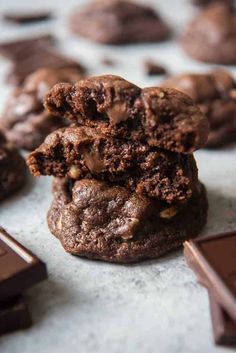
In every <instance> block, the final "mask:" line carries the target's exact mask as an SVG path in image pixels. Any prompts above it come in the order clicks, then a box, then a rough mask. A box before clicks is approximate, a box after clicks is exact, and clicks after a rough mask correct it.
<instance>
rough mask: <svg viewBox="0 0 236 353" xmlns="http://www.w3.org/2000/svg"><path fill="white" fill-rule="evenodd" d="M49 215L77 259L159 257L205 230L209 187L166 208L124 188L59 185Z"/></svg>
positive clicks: (95, 183)
mask: <svg viewBox="0 0 236 353" xmlns="http://www.w3.org/2000/svg"><path fill="white" fill-rule="evenodd" d="M53 192H54V200H53V203H52V206H51V208H50V210H49V212H48V225H49V228H50V230H51V232H52V233H53V234H54V235H55V236H56V237H57V238H58V239H59V240H60V241H61V243H62V245H63V247H64V248H65V250H66V251H67V252H69V253H71V254H73V255H79V256H85V257H88V258H91V259H99V260H105V261H110V262H121V263H122V262H123V263H128V262H135V261H140V260H144V259H152V258H157V257H159V256H161V255H164V254H165V253H167V252H169V251H171V250H173V249H176V248H178V247H180V246H181V245H182V242H183V241H184V240H185V239H188V238H189V237H194V236H196V235H197V234H198V233H199V232H200V231H201V229H202V227H203V226H204V224H205V222H206V215H207V199H206V194H205V190H204V188H203V186H202V185H201V184H199V185H198V190H197V191H196V193H195V194H194V195H193V196H192V198H191V199H190V200H189V201H188V202H187V203H185V204H182V205H180V204H177V205H172V206H171V207H170V206H169V205H166V204H165V203H161V202H159V201H157V200H155V199H151V198H147V197H145V196H141V195H138V194H136V193H133V192H131V191H130V190H129V189H127V188H124V187H121V186H110V185H107V184H106V183H105V182H101V181H97V180H94V179H93V180H90V179H83V180H80V181H75V182H73V181H72V180H71V179H67V178H66V179H56V180H55V181H54V189H53Z"/></svg>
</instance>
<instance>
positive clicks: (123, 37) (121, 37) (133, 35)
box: [70, 0, 170, 44]
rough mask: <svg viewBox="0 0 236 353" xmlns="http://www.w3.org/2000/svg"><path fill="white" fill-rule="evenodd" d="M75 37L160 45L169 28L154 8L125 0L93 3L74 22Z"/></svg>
mask: <svg viewBox="0 0 236 353" xmlns="http://www.w3.org/2000/svg"><path fill="white" fill-rule="evenodd" d="M70 28H71V30H72V32H74V33H75V34H77V35H79V36H82V37H87V38H89V39H91V40H93V41H95V42H99V43H103V44H125V43H126V44H127V43H137V42H159V41H163V40H165V39H167V38H168V37H169V35H170V30H169V27H168V26H167V25H166V23H165V22H164V21H163V20H162V18H161V17H160V16H159V14H158V13H156V12H155V10H154V9H153V8H151V7H150V6H146V5H141V4H140V3H135V2H131V1H125V0H114V1H110V0H105V1H93V2H91V3H90V4H88V5H87V6H85V7H84V8H81V9H78V10H77V11H75V12H74V13H73V14H72V16H71V19H70Z"/></svg>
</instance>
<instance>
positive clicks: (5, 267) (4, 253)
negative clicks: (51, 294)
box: [0, 227, 47, 302]
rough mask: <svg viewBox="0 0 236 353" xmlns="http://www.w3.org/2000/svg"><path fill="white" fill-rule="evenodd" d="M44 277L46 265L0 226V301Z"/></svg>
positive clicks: (45, 276)
mask: <svg viewBox="0 0 236 353" xmlns="http://www.w3.org/2000/svg"><path fill="white" fill-rule="evenodd" d="M46 278H47V271H46V265H45V264H44V263H43V262H42V261H41V260H39V258H37V257H36V256H35V255H34V254H33V253H31V252H30V251H29V250H27V249H26V248H25V247H24V246H22V245H21V244H20V243H19V242H17V241H16V240H15V239H14V238H13V237H12V236H10V235H9V234H8V233H7V232H6V231H5V230H4V229H3V228H1V227H0V302H3V301H9V299H10V298H13V297H14V296H16V295H18V294H20V293H21V292H23V291H24V290H26V289H27V288H29V287H31V286H32V285H34V284H36V283H38V282H41V281H42V280H44V279H46Z"/></svg>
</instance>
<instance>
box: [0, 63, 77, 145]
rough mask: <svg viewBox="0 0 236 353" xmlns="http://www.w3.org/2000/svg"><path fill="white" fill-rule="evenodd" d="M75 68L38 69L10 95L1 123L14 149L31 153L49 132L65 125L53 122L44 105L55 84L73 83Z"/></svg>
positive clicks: (61, 118)
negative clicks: (16, 147)
mask: <svg viewBox="0 0 236 353" xmlns="http://www.w3.org/2000/svg"><path fill="white" fill-rule="evenodd" d="M80 78H81V72H80V70H78V69H77V68H62V69H49V68H41V69H38V70H36V71H35V72H34V73H32V74H31V75H29V76H27V78H26V79H25V81H24V84H23V85H22V86H21V87H17V88H15V89H14V90H13V91H12V93H11V94H10V96H9V98H8V100H7V105H6V107H5V110H4V112H3V114H2V116H1V119H0V124H1V128H2V129H3V130H4V132H5V134H6V136H7V139H8V140H9V141H11V142H13V143H14V144H15V145H16V146H18V147H20V148H24V149H27V150H32V149H34V148H36V147H38V146H39V145H40V143H42V142H43V140H44V138H45V137H46V136H47V135H48V134H49V133H50V132H52V131H54V130H56V129H58V128H60V127H62V126H65V125H66V120H65V119H63V117H57V118H56V119H55V118H54V117H53V116H52V114H50V113H48V112H47V111H46V110H45V109H44V106H43V100H44V95H45V93H46V92H47V91H48V90H49V89H50V88H51V87H52V86H53V85H54V84H56V83H58V82H71V83H73V82H76V81H77V80H79V79H80Z"/></svg>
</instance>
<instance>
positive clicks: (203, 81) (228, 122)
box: [162, 69, 236, 148]
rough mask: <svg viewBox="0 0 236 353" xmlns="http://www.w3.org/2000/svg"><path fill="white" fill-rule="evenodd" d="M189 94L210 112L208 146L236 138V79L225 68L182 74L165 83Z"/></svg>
mask: <svg viewBox="0 0 236 353" xmlns="http://www.w3.org/2000/svg"><path fill="white" fill-rule="evenodd" d="M162 85H163V86H164V87H171V88H175V89H177V90H180V91H182V92H184V93H186V94H188V95H189V96H190V97H191V98H192V99H193V100H194V101H195V102H196V103H197V104H198V105H199V107H200V109H201V110H202V112H203V113H205V115H206V116H207V118H208V120H209V123H210V133H209V136H208V141H207V144H206V147H208V148H218V147H221V146H224V145H228V144H230V143H232V142H234V141H235V142H236V80H235V79H234V78H233V76H232V75H231V74H230V73H229V72H227V71H225V70H222V69H215V70H213V71H212V72H210V73H206V74H196V73H192V74H191V73H189V74H182V75H177V76H173V77H170V78H169V79H168V80H166V81H164V82H163V84H162Z"/></svg>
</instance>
